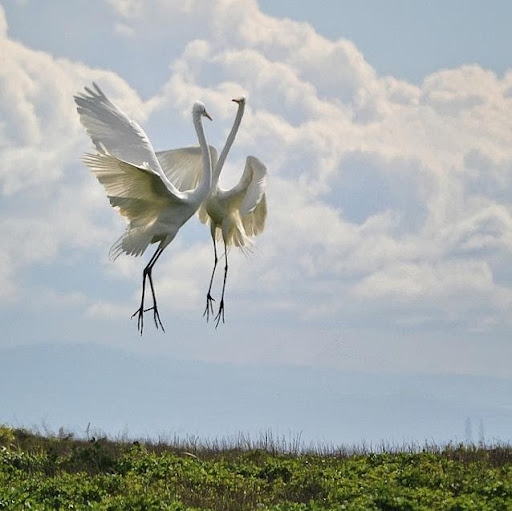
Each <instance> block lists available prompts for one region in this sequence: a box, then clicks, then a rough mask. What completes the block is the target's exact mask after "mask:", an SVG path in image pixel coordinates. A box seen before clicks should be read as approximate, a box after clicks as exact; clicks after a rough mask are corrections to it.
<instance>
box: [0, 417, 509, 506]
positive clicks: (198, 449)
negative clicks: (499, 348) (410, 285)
mask: <svg viewBox="0 0 512 511" xmlns="http://www.w3.org/2000/svg"><path fill="white" fill-rule="evenodd" d="M267 440H268V438H267ZM270 440H271V441H270V442H269V441H266V442H263V443H262V442H260V444H259V445H255V444H254V443H250V442H245V443H244V442H243V441H240V442H234V443H233V444H232V445H220V444H210V445H205V444H200V443H199V442H190V441H189V442H179V441H176V442H171V443H164V442H158V443H155V442H128V441H126V440H125V441H112V440H108V439H106V438H92V437H91V438H89V439H77V438H74V437H73V435H71V434H65V433H63V432H62V431H61V432H60V434H59V435H56V436H55V435H47V434H46V435H41V434H36V433H34V432H30V431H26V430H23V429H12V428H8V427H1V426H0V509H7V510H21V509H32V510H43V511H44V510H48V511H49V510H52V511H53V510H68V509H74V510H82V509H84V510H86V509H87V510H91V509H92V510H102V511H107V510H108V511H117V510H126V511H139V510H140V511H142V510H155V511H156V510H168V511H185V510H198V509H207V510H216V511H231V510H233V511H235V510H236V511H245V510H247V511H249V510H251V511H253V510H258V511H265V510H267V511H299V510H300V511H306V510H311V511H320V510H364V511H366V510H411V511H413V510H418V511H419V510H425V511H427V510H428V511H432V510H439V511H442V510H453V511H455V510H457V511H462V510H468V511H469V510H474V511H486V510H501V511H509V510H511V509H512V446H510V445H494V446H487V447H484V446H480V447H477V446H464V445H458V446H453V445H452V446H444V447H443V448H440V447H432V446H430V447H428V446H427V447H425V448H424V449H416V448H412V447H411V448H409V449H388V450H386V449H380V450H377V451H378V452H371V451H370V450H368V449H362V448H361V449H355V450H344V449H334V448H330V449H325V450H323V452H322V449H318V448H317V449H314V450H311V451H310V452H305V451H302V450H301V451H299V450H298V449H293V448H291V449H290V448H287V447H290V446H286V445H285V444H284V443H279V442H273V441H272V439H270ZM292 447H293V446H292Z"/></svg>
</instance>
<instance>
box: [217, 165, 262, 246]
mask: <svg viewBox="0 0 512 511" xmlns="http://www.w3.org/2000/svg"><path fill="white" fill-rule="evenodd" d="M266 187H267V167H265V165H264V164H263V163H262V162H261V161H260V160H259V159H258V158H256V157H254V156H248V157H247V160H246V162H245V169H244V172H243V174H242V177H241V179H240V181H239V182H238V184H237V185H236V186H234V187H233V188H231V190H220V191H219V192H218V195H219V199H220V200H221V201H224V200H229V201H231V200H235V201H236V203H237V204H240V206H239V208H238V209H239V211H240V216H241V218H242V223H243V226H244V230H245V233H246V234H247V235H248V236H254V235H256V234H259V233H261V232H262V231H263V229H264V228H265V220H266V218H267V200H266V197H265V189H266Z"/></svg>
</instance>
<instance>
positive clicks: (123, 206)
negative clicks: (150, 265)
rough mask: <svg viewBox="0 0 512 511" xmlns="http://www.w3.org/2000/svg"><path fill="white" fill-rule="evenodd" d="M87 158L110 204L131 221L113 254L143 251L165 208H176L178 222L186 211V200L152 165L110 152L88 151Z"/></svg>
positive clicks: (138, 253) (151, 240)
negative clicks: (155, 171)
mask: <svg viewBox="0 0 512 511" xmlns="http://www.w3.org/2000/svg"><path fill="white" fill-rule="evenodd" d="M83 161H84V163H85V164H86V165H87V166H88V167H89V168H90V169H91V171H92V172H93V173H94V174H95V175H96V177H97V178H98V181H99V182H100V183H101V184H102V185H103V186H104V188H105V191H106V192H107V196H108V199H109V201H110V204H111V205H112V206H113V207H115V208H117V209H118V211H119V213H120V214H121V215H123V216H124V217H126V218H127V219H128V220H129V221H130V225H129V229H128V230H127V232H126V233H125V234H124V235H123V236H121V238H120V239H119V240H118V241H117V242H116V243H114V245H113V246H112V249H111V256H112V257H114V258H115V257H117V256H118V255H119V254H120V253H121V252H126V253H128V254H132V255H140V254H142V253H143V252H144V250H145V249H146V248H147V246H148V245H149V244H150V243H153V241H154V239H153V235H154V232H153V230H152V228H151V227H152V226H153V225H154V224H155V222H156V221H157V219H158V218H159V217H160V216H161V215H162V212H163V211H164V210H166V209H170V208H173V207H175V212H174V216H175V217H176V218H175V220H176V223H177V224H178V225H179V223H180V222H179V218H178V217H179V216H180V215H181V214H185V213H186V211H185V209H184V208H183V201H182V200H181V199H179V198H177V197H176V196H175V195H174V194H172V193H171V192H170V191H169V190H168V189H167V187H166V186H165V185H164V183H162V180H161V179H160V177H159V176H157V175H156V174H155V173H154V172H153V171H152V170H151V169H150V168H149V167H148V166H146V165H144V166H137V165H132V164H131V163H128V162H125V161H123V160H120V159H119V158H116V157H115V156H112V155H110V154H86V155H85V156H84V158H83ZM183 220H186V218H184V219H183Z"/></svg>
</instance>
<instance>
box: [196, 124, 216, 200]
mask: <svg viewBox="0 0 512 511" xmlns="http://www.w3.org/2000/svg"><path fill="white" fill-rule="evenodd" d="M194 127H195V128H196V133H197V139H198V140H199V145H200V146H201V155H202V158H203V175H202V177H201V180H200V181H199V184H198V185H197V188H196V189H195V190H194V196H195V197H197V198H198V199H199V200H200V201H201V202H202V201H203V200H204V199H205V198H206V196H207V195H208V193H209V192H210V188H211V186H212V160H211V158H210V148H209V147H208V144H207V143H206V137H205V136H204V130H203V123H202V122H201V116H194Z"/></svg>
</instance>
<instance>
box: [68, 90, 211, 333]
mask: <svg viewBox="0 0 512 511" xmlns="http://www.w3.org/2000/svg"><path fill="white" fill-rule="evenodd" d="M93 86H94V90H92V89H90V88H88V87H86V88H85V91H86V92H85V93H80V94H77V95H76V96H75V102H76V103H77V105H78V108H77V110H78V113H79V115H80V121H81V122H82V124H83V125H84V127H85V129H86V131H87V133H88V134H89V136H90V137H91V139H92V141H93V143H94V145H95V146H96V149H97V151H98V154H86V155H85V157H84V162H85V163H86V164H87V166H88V167H89V168H90V169H91V171H92V172H93V173H94V174H95V175H96V177H97V178H98V181H99V182H100V183H101V184H102V185H103V186H104V188H105V191H106V192H107V196H108V199H109V200H110V204H111V205H112V206H113V207H115V208H117V209H118V211H119V213H120V214H121V215H123V216H124V217H126V218H127V220H128V221H129V224H128V226H127V228H126V231H125V232H124V234H123V235H122V236H121V237H120V238H119V239H118V240H117V241H116V242H115V243H114V245H113V246H112V248H111V249H110V255H111V257H112V258H113V259H115V258H117V257H118V256H119V255H120V254H121V253H123V252H124V253H126V254H130V255H134V256H140V255H142V254H143V253H144V252H145V250H146V249H147V248H148V246H149V245H150V244H152V243H158V247H157V249H156V251H155V252H154V254H153V256H152V257H151V258H150V260H149V262H148V264H147V265H146V267H145V268H144V270H143V273H142V297H141V303H140V307H139V309H138V310H137V311H135V313H134V314H133V315H132V317H134V316H137V328H138V330H139V332H140V333H141V334H142V330H143V327H144V313H145V312H148V311H151V310H152V311H153V316H154V321H155V325H156V327H157V328H159V327H160V328H162V330H164V326H163V324H162V321H161V319H160V315H159V313H158V307H157V301H156V294H155V288H154V285H153V277H152V270H153V267H154V265H155V263H156V261H157V260H158V258H159V257H160V256H161V255H162V252H163V251H164V250H165V248H166V247H167V245H169V243H171V241H172V240H173V239H174V237H175V236H176V234H177V233H178V231H179V229H180V227H181V226H182V225H183V224H184V223H185V222H186V221H187V220H188V219H189V218H190V217H191V216H192V215H193V214H194V213H195V212H196V211H197V209H198V208H199V206H200V205H201V203H202V202H203V201H204V200H205V199H206V197H207V196H208V193H209V192H210V188H211V179H212V161H211V156H210V148H209V147H208V145H207V143H206V138H205V135H204V130H203V126H202V117H207V118H208V119H210V120H211V117H210V115H209V114H208V112H207V111H206V108H205V106H204V104H203V103H201V102H200V101H198V102H196V103H194V106H193V108H192V119H193V123H194V127H195V130H196V133H197V138H198V140H199V145H200V148H190V152H191V153H192V154H199V156H200V162H202V164H200V165H199V169H198V179H197V184H196V185H195V186H194V187H191V188H189V189H186V190H184V191H181V190H180V189H178V187H177V185H176V184H175V183H173V182H172V181H171V180H169V178H168V177H167V175H166V174H165V173H164V171H163V170H162V166H161V164H160V162H159V160H158V157H157V155H156V154H155V151H154V150H153V146H152V145H151V142H150V141H149V138H148V137H147V135H146V133H145V132H144V130H143V129H142V128H141V127H140V126H139V125H138V124H137V123H136V122H135V121H133V120H131V119H130V118H129V117H128V116H127V115H126V114H125V113H124V112H123V111H122V110H121V109H120V108H118V107H117V106H116V105H114V104H113V103H112V102H111V101H110V100H109V99H108V98H107V97H106V96H105V94H104V93H103V92H102V91H101V89H100V88H99V87H98V86H97V85H96V84H93ZM198 150H199V152H198ZM187 151H189V150H188V149H184V150H182V153H181V158H182V159H181V160H180V155H177V159H176V161H175V164H176V165H178V166H180V165H182V164H183V165H185V166H187V161H186V160H187V159H186V157H185V158H184V156H186V155H187ZM212 152H214V150H213V151H212ZM212 156H214V158H215V155H212ZM215 159H216V158H215ZM146 278H147V279H148V280H149V285H150V288H151V295H152V298H153V306H152V307H149V308H147V309H146V308H144V307H145V306H144V296H145V291H146Z"/></svg>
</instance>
